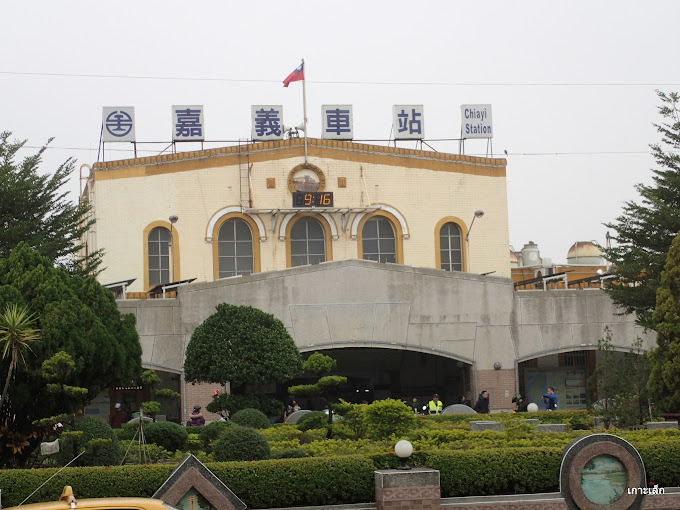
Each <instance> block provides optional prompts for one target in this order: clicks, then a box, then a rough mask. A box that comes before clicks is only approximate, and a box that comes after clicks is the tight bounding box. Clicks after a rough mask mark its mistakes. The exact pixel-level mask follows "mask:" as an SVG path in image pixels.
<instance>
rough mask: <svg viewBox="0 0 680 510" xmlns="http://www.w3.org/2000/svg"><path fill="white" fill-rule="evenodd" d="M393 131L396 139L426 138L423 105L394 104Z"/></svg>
mask: <svg viewBox="0 0 680 510" xmlns="http://www.w3.org/2000/svg"><path fill="white" fill-rule="evenodd" d="M392 132H393V133H394V139H395V140H422V139H423V138H425V115H424V113H423V105H394V106H393V107H392Z"/></svg>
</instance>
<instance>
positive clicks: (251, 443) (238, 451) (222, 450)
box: [213, 425, 271, 461]
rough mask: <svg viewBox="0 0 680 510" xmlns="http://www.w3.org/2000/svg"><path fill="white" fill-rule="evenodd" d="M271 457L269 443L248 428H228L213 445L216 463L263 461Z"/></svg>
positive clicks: (235, 426)
mask: <svg viewBox="0 0 680 510" xmlns="http://www.w3.org/2000/svg"><path fill="white" fill-rule="evenodd" d="M270 457H271V451H270V449H269V443H268V442H267V440H266V439H265V438H264V436H263V435H262V434H260V433H259V432H257V431H256V430H255V429H251V428H249V427H239V426H237V425H234V426H231V427H228V428H227V429H226V430H225V431H224V432H223V433H222V435H221V436H220V438H219V439H218V440H217V443H215V448H214V449H213V458H214V459H215V460H216V461H232V460H265V459H269V458H270Z"/></svg>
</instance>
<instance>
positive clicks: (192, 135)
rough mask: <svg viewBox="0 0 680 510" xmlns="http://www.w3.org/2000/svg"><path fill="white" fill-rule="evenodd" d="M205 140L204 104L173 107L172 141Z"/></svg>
mask: <svg viewBox="0 0 680 510" xmlns="http://www.w3.org/2000/svg"><path fill="white" fill-rule="evenodd" d="M203 140H205V124H204V123H203V106H173V107H172V141H173V142H202V141H203Z"/></svg>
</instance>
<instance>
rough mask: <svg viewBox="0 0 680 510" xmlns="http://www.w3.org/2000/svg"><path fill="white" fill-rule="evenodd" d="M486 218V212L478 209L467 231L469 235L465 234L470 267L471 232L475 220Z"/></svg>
mask: <svg viewBox="0 0 680 510" xmlns="http://www.w3.org/2000/svg"><path fill="white" fill-rule="evenodd" d="M482 216H484V211H482V210H481V209H477V210H476V211H475V215H474V216H473V217H472V221H471V222H470V228H469V229H468V231H467V234H465V246H466V250H465V252H466V254H467V260H468V266H469V260H470V232H472V227H473V225H474V224H475V219H477V218H481V217H482Z"/></svg>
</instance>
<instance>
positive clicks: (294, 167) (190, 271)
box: [83, 138, 654, 421]
mask: <svg viewBox="0 0 680 510" xmlns="http://www.w3.org/2000/svg"><path fill="white" fill-rule="evenodd" d="M83 198H84V199H87V200H89V201H90V202H91V204H92V214H93V215H94V218H95V219H96V223H95V224H94V226H93V228H92V230H91V231H90V232H89V233H88V236H87V249H88V250H97V249H103V250H104V258H103V264H102V267H104V268H105V269H104V270H103V271H102V273H101V274H100V275H99V277H98V278H99V280H100V281H101V283H103V284H105V285H107V286H109V287H110V288H111V289H112V290H113V291H114V292H116V294H117V297H118V304H119V308H120V309H121V311H123V312H129V313H134V314H135V315H136V316H137V328H138V331H139V334H140V339H141V341H142V346H143V365H144V366H145V367H146V368H154V369H155V370H156V371H157V372H159V373H160V374H161V375H162V376H163V378H164V383H163V384H165V385H167V386H168V387H173V388H174V389H176V390H178V391H180V392H181V393H182V395H183V402H182V404H181V406H180V409H179V410H170V409H167V410H166V413H167V415H168V418H169V419H178V420H179V421H185V420H186V416H187V409H191V408H192V406H193V405H194V404H195V403H201V404H203V405H205V404H206V403H207V402H209V401H210V399H211V398H212V394H213V392H214V391H224V390H225V389H224V388H219V387H217V386H215V385H209V384H201V385H191V384H186V383H185V381H184V379H183V374H182V365H183V359H184V351H185V349H186V345H187V343H188V341H189V339H190V337H191V334H192V333H193V331H194V329H195V328H196V327H197V326H198V325H199V324H201V323H202V322H203V321H204V320H205V319H206V318H207V317H208V316H209V315H211V314H212V313H213V312H214V308H215V306H216V305H217V304H219V303H221V302H228V303H232V304H244V305H251V306H256V307H258V308H261V309H263V310H265V311H267V312H269V313H273V314H274V315H276V316H277V317H278V318H279V319H281V320H282V321H283V323H284V324H285V325H286V327H287V328H288V330H289V332H290V333H291V335H292V336H293V338H294V339H295V341H296V344H297V345H298V347H299V349H300V351H301V352H302V353H312V352H314V351H321V352H324V353H326V354H329V355H331V356H333V357H334V358H336V359H337V360H338V373H340V374H342V375H346V376H347V377H348V378H349V382H348V385H347V387H346V388H344V389H343V396H344V397H345V398H347V399H349V400H357V401H363V400H368V401H370V400H373V399H378V398H386V397H393V398H404V399H410V398H411V397H412V396H418V397H420V398H421V399H427V400H429V398H430V396H431V394H432V393H433V392H437V393H439V394H440V395H441V396H442V398H443V400H444V403H445V404H450V403H457V402H459V401H460V400H461V398H462V397H465V398H466V399H468V400H469V401H472V402H474V400H476V398H477V394H478V393H479V392H480V391H481V390H482V389H487V390H488V391H489V392H490V393H491V407H492V409H494V410H501V409H511V408H512V404H511V398H512V396H513V395H514V394H515V393H517V392H518V391H524V392H525V393H526V394H528V395H529V396H530V398H531V399H533V400H536V399H537V398H540V394H541V392H543V391H545V387H547V385H552V386H555V387H556V388H557V390H558V396H559V397H560V399H561V402H564V403H565V406H566V407H568V408H582V407H584V406H585V405H586V402H587V400H588V398H589V397H588V391H587V389H586V387H585V379H586V378H587V375H588V373H589V372H590V371H592V368H593V363H594V359H595V358H594V355H595V354H594V350H595V349H596V348H597V340H598V339H599V338H601V337H602V336H603V332H604V328H605V327H609V328H610V329H612V328H613V329H614V330H615V344H616V348H618V349H619V350H626V349H627V348H629V347H630V344H631V342H632V340H633V339H634V338H635V337H636V336H638V335H639V336H642V337H644V339H645V342H646V344H645V345H647V346H649V345H651V343H652V342H653V341H654V339H653V337H651V336H650V335H648V334H647V333H646V332H644V331H641V330H640V329H639V328H637V327H636V326H635V323H634V318H633V317H630V316H620V315H618V314H617V310H616V309H615V307H614V306H613V304H612V303H611V302H610V300H609V298H608V297H607V296H606V295H605V294H604V293H602V291H601V290H600V289H596V288H590V289H581V290H573V289H571V288H570V287H569V286H568V285H565V287H564V288H563V289H561V290H560V289H557V288H556V289H555V292H536V291H535V290H533V289H532V290H526V291H523V290H520V289H517V288H516V284H515V283H516V282H517V281H518V277H517V276H516V275H515V271H514V270H513V269H511V265H512V264H511V258H510V257H509V255H508V247H509V233H508V206H507V191H506V160H505V159H497V158H480V157H472V156H464V155H453V154H445V153H439V152H434V151H423V150H408V149H401V148H396V147H386V146H377V145H367V144H360V143H355V142H345V141H334V140H321V139H314V138H308V139H307V140H306V143H305V140H304V139H299V138H298V139H295V138H293V139H288V140H281V141H274V142H264V143H247V144H240V145H234V146H231V147H225V148H220V149H210V150H202V151H195V152H185V153H177V154H169V155H162V156H154V157H147V158H137V159H131V160H122V161H110V162H103V163H97V164H95V165H94V166H93V168H92V169H91V172H90V175H89V177H88V178H87V182H86V185H85V187H84V190H83ZM515 265H517V264H515ZM592 267H593V268H594V267H595V265H592ZM532 277H536V275H535V274H534V275H532ZM589 351H590V353H591V354H589ZM135 391H136V390H135V389H134V388H132V387H131V388H118V389H116V390H113V392H112V393H111V394H110V395H109V396H108V397H107V396H103V397H102V398H101V399H100V401H99V402H98V403H96V405H98V406H99V411H98V412H101V413H104V412H105V411H106V408H107V405H108V406H109V407H111V406H112V405H113V403H114V402H115V401H116V400H120V399H123V400H125V401H129V403H130V406H132V407H134V405H137V404H138V402H139V400H140V399H141V397H139V396H136V394H135V393H134V392H135ZM272 391H273V389H272ZM92 413H93V414H96V413H95V411H92Z"/></svg>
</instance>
